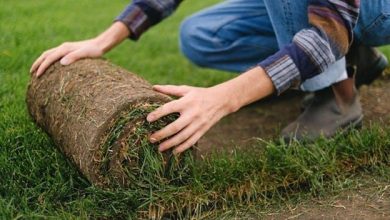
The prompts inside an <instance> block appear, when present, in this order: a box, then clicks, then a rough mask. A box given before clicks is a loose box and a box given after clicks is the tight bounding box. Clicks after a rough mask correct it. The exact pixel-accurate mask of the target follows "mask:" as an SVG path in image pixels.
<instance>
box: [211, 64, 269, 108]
mask: <svg viewBox="0 0 390 220" xmlns="http://www.w3.org/2000/svg"><path fill="white" fill-rule="evenodd" d="M212 88H213V89H215V90H216V91H217V92H218V93H220V95H221V97H224V99H225V100H226V103H225V106H226V109H227V111H228V112H229V113H231V112H235V111H237V110H238V109H240V108H241V107H243V106H245V105H248V104H250V103H252V102H255V101H257V100H260V99H262V98H265V97H267V96H269V95H271V94H273V93H274V92H275V87H274V85H273V83H272V81H271V78H270V77H269V76H268V75H267V74H266V72H265V71H264V70H263V69H262V68H261V67H256V68H253V69H251V70H249V71H247V72H245V73H243V74H241V75H239V76H238V77H236V78H234V79H231V80H229V81H227V82H224V83H222V84H219V85H216V86H214V87H212Z"/></svg>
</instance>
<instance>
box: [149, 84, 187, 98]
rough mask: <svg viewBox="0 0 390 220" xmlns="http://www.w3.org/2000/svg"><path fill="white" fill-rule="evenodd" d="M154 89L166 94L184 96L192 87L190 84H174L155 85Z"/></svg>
mask: <svg viewBox="0 0 390 220" xmlns="http://www.w3.org/2000/svg"><path fill="white" fill-rule="evenodd" d="M153 89H154V90H156V91H158V92H161V93H164V94H166V95H172V96H177V97H181V96H184V95H185V94H186V93H187V92H189V91H190V90H191V89H192V87H190V86H174V85H155V86H153Z"/></svg>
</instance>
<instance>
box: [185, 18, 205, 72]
mask: <svg viewBox="0 0 390 220" xmlns="http://www.w3.org/2000/svg"><path fill="white" fill-rule="evenodd" d="M201 30H202V23H201V22H200V20H199V19H198V18H197V17H196V16H191V17H188V18H186V19H185V20H184V21H183V22H182V24H181V27H180V36H179V43H180V49H181V51H182V53H183V54H184V55H185V56H186V57H187V58H188V59H189V60H190V61H191V62H193V63H194V64H196V65H199V66H202V67H208V66H210V62H209V61H208V60H207V57H208V54H207V52H206V51H205V50H204V49H203V50H202V48H205V47H206V45H205V44H207V43H208V40H207V39H206V36H205V34H202V33H201Z"/></svg>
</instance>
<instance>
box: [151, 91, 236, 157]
mask: <svg viewBox="0 0 390 220" xmlns="http://www.w3.org/2000/svg"><path fill="white" fill-rule="evenodd" d="M153 88H154V89H155V90H156V91H158V92H161V93H164V94H166V95H172V96H177V97H181V98H179V99H177V100H174V101H171V102H169V103H167V104H165V105H163V106H161V107H159V108H157V109H156V110H155V111H153V112H151V113H150V114H149V115H148V116H147V120H148V121H149V122H153V121H156V120H158V119H159V118H161V117H163V116H166V115H169V114H171V113H175V112H176V113H180V117H179V118H178V119H177V120H176V121H174V122H172V123H171V124H169V125H167V126H166V127H164V128H162V129H161V130H159V131H157V132H155V133H153V134H152V135H151V136H150V141H151V142H152V143H156V142H158V141H161V140H164V139H166V138H169V139H167V140H165V141H163V142H162V143H161V144H160V145H159V151H165V150H168V149H170V148H172V147H175V149H174V150H173V152H174V153H175V154H179V153H181V152H183V151H185V150H187V149H188V148H190V147H191V146H193V145H194V144H195V143H196V142H197V141H198V140H199V139H200V138H201V137H202V136H203V135H204V134H205V133H206V132H207V131H208V130H209V129H210V128H211V127H212V126H213V125H214V124H215V123H217V122H218V121H219V120H220V119H221V118H222V117H224V116H226V115H227V114H229V113H230V112H231V108H230V103H229V101H230V100H229V97H228V96H226V93H224V92H223V90H221V89H219V88H217V87H211V88H199V87H190V86H173V85H165V86H154V87H153Z"/></svg>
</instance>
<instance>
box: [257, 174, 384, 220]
mask: <svg viewBox="0 0 390 220" xmlns="http://www.w3.org/2000/svg"><path fill="white" fill-rule="evenodd" d="M361 181H362V182H364V184H362V186H361V187H359V188H358V189H356V190H353V191H346V192H342V193H341V194H340V195H336V196H333V197H329V198H322V199H313V200H310V201H308V202H305V203H303V204H299V205H296V206H294V207H289V208H288V210H285V211H281V212H279V213H278V212H277V213H270V214H268V215H266V216H263V217H262V218H263V219H370V220H371V219H389V218H390V185H389V183H388V182H385V181H379V182H378V181H377V180H375V179H374V178H372V177H371V176H366V177H364V179H362V180H361Z"/></svg>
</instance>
